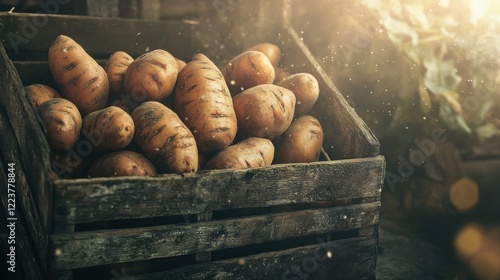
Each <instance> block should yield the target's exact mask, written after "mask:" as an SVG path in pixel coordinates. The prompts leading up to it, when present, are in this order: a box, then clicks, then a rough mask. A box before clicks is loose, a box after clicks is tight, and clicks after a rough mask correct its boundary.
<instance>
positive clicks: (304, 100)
mask: <svg viewBox="0 0 500 280" xmlns="http://www.w3.org/2000/svg"><path fill="white" fill-rule="evenodd" d="M277 85H279V86H282V87H284V88H287V89H289V90H291V91H292V92H293V93H294V94H295V97H296V99H297V103H296V104H295V117H299V116H302V115H305V114H307V113H308V112H309V111H310V110H311V108H312V107H313V106H314V104H316V101H317V100H318V97H319V84H318V80H316V78H315V77H314V76H313V75H311V74H309V73H297V74H293V75H291V76H288V77H286V78H285V79H283V80H282V81H281V82H279V83H277Z"/></svg>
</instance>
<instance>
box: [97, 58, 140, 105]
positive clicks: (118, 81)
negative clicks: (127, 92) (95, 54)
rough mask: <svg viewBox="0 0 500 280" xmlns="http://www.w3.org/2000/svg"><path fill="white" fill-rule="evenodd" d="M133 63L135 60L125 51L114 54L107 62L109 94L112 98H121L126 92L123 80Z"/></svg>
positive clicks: (105, 68)
mask: <svg viewBox="0 0 500 280" xmlns="http://www.w3.org/2000/svg"><path fill="white" fill-rule="evenodd" d="M132 61H134V58H133V57H131V56H130V55H129V54H128V53H126V52H124V51H117V52H114V53H112V54H111V55H110V56H109V58H108V60H107V61H106V66H104V70H105V71H106V74H107V76H108V80H109V94H110V95H111V96H112V97H115V98H116V97H119V96H120V95H121V94H122V93H123V92H124V89H123V79H124V77H125V72H127V68H128V66H129V65H130V63H132Z"/></svg>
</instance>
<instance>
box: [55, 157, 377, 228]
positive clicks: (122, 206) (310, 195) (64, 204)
mask: <svg viewBox="0 0 500 280" xmlns="http://www.w3.org/2000/svg"><path fill="white" fill-rule="evenodd" d="M383 176H384V159H383V157H374V158H366V159H352V160H338V161H331V162H317V163H311V164H292V165H275V166H271V167H266V168H258V169H248V170H231V171H225V170H221V171H211V172H207V173H200V174H192V175H186V176H181V175H174V174H169V175H164V176H162V177H141V178H138V177H127V178H115V179H111V178H104V179H99V178H95V179H79V180H59V181H56V182H55V183H54V199H55V200H54V215H55V216H54V224H57V225H59V224H73V223H85V222H95V221H106V220H114V219H132V218H145V217H158V216H167V215H186V214H196V213H201V212H203V211H215V210H222V209H234V208H251V207H268V206H275V205H286V204H292V203H308V202H316V201H335V200H340V199H352V198H363V197H379V196H380V188H381V184H382V182H383Z"/></svg>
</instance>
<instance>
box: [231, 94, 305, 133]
mask: <svg viewBox="0 0 500 280" xmlns="http://www.w3.org/2000/svg"><path fill="white" fill-rule="evenodd" d="M295 102H296V99H295V95H294V94H293V93H292V92H291V91H290V90H288V89H286V88H284V87H280V86H277V85H273V84H265V85H258V86H255V87H252V88H249V89H247V90H245V91H243V92H242V93H240V94H238V95H236V96H234V97H233V104H234V110H235V112H236V117H237V119H238V129H239V130H241V131H242V133H246V134H247V135H249V136H256V137H262V138H267V139H271V140H272V139H274V138H276V137H278V136H280V135H281V134H283V132H285V130H286V129H287V128H288V126H290V123H291V122H292V120H293V115H294V111H295Z"/></svg>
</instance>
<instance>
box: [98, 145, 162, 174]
mask: <svg viewBox="0 0 500 280" xmlns="http://www.w3.org/2000/svg"><path fill="white" fill-rule="evenodd" d="M152 175H156V167H155V166H154V165H153V163H151V161H149V159H147V158H146V157H145V156H144V155H142V154H140V153H136V152H132V151H127V150H121V151H115V152H110V153H107V154H104V155H102V156H100V157H99V158H98V159H96V160H95V161H94V162H93V163H92V165H91V166H90V168H89V172H88V177H89V178H96V177H121V176H152Z"/></svg>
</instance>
